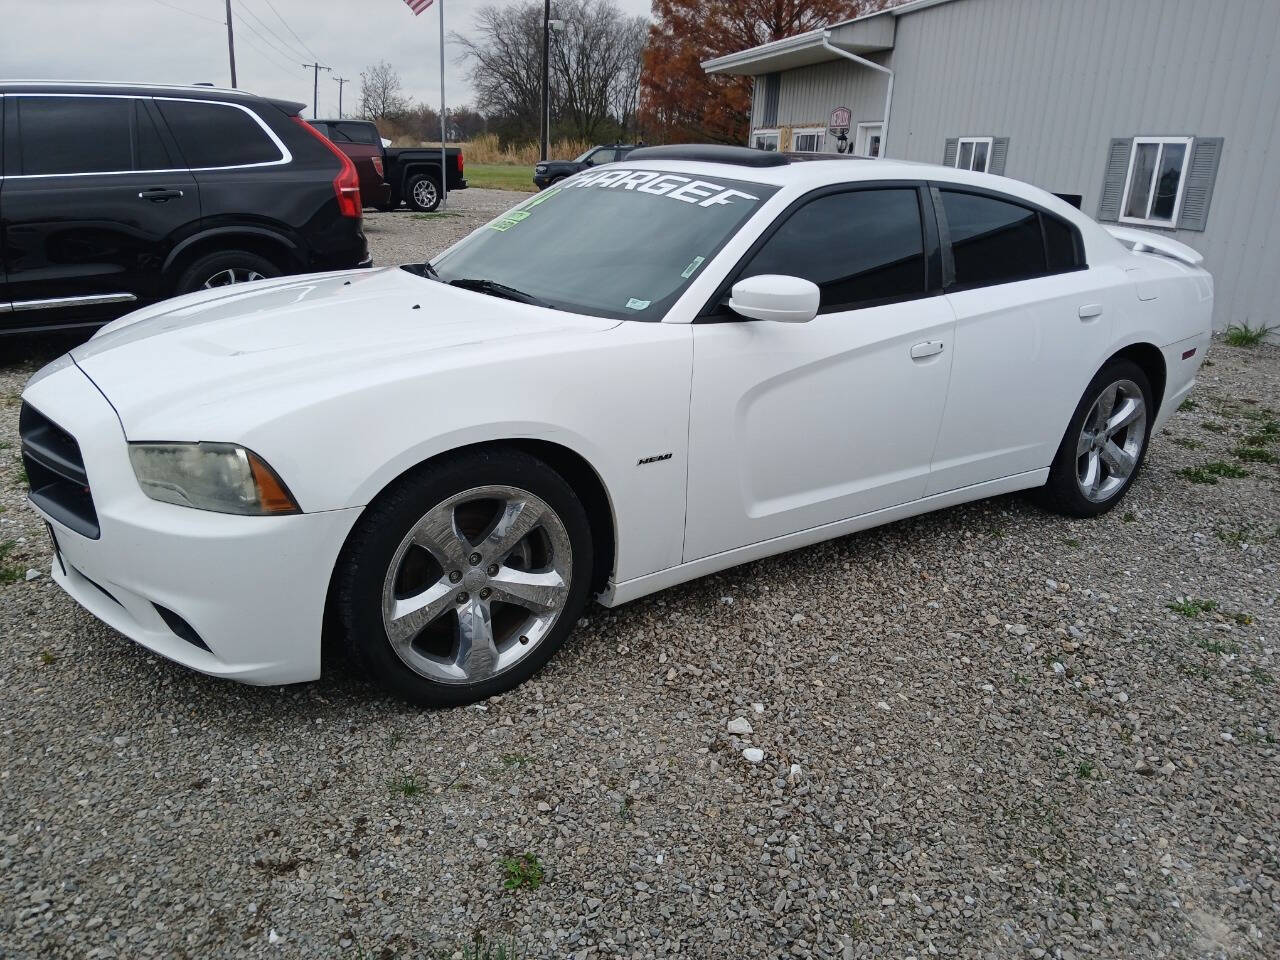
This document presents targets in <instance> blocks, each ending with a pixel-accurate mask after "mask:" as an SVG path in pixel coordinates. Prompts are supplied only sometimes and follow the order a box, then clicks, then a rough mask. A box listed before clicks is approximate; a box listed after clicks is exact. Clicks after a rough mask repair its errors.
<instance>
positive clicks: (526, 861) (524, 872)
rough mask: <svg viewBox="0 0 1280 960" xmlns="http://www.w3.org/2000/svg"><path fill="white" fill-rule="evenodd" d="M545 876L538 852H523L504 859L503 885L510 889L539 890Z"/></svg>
mask: <svg viewBox="0 0 1280 960" xmlns="http://www.w3.org/2000/svg"><path fill="white" fill-rule="evenodd" d="M543 876H544V873H543V869H542V864H541V863H539V862H538V856H537V854H533V853H522V854H520V855H519V856H518V857H507V858H506V859H505V860H503V861H502V885H503V886H504V887H505V888H506V889H508V890H523V889H529V890H537V889H538V888H539V887H540V886H542V880H543Z"/></svg>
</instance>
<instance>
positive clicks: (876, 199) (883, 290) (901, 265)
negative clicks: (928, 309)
mask: <svg viewBox="0 0 1280 960" xmlns="http://www.w3.org/2000/svg"><path fill="white" fill-rule="evenodd" d="M765 273H779V274H783V275H785V276H792V277H803V278H804V279H806V280H812V281H813V282H814V283H816V284H817V285H818V289H819V290H820V291H821V293H822V299H821V301H820V303H819V308H818V309H819V311H820V312H830V311H834V310H849V309H854V308H857V307H865V306H871V305H873V304H877V303H888V302H892V301H896V300H907V299H912V298H914V297H921V296H924V294H925V291H926V276H925V252H924V235H923V233H922V231H921V221H920V201H919V194H918V193H917V191H916V190H914V189H910V188H884V189H865V190H851V191H848V192H844V193H831V194H827V195H826V196H821V197H818V198H816V199H814V200H811V201H809V202H808V203H806V204H805V205H804V206H803V207H801V208H800V209H798V210H796V211H795V213H793V214H792V215H791V216H790V217H788V218H787V220H786V222H785V223H783V224H782V225H781V226H780V227H779V228H778V229H777V231H775V232H774V234H773V235H772V236H771V237H769V239H768V240H767V241H765V243H764V245H763V246H762V247H761V248H760V249H759V251H757V252H756V254H755V256H754V257H752V258H751V262H750V263H748V264H747V266H746V267H745V268H744V269H743V271H742V273H741V274H740V275H739V279H741V278H742V277H754V276H758V275H760V274H765Z"/></svg>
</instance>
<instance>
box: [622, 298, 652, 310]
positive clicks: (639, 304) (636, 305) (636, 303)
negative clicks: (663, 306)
mask: <svg viewBox="0 0 1280 960" xmlns="http://www.w3.org/2000/svg"><path fill="white" fill-rule="evenodd" d="M651 303H653V301H652V300H637V299H636V298H635V297H632V298H631V299H630V300H628V301H627V309H628V310H643V309H645V308H646V307H648V306H649V304H651Z"/></svg>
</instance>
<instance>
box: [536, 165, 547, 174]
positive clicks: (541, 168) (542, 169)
mask: <svg viewBox="0 0 1280 960" xmlns="http://www.w3.org/2000/svg"><path fill="white" fill-rule="evenodd" d="M533 172H534V173H546V172H547V167H546V164H543V163H540V164H538V165H537V166H536V167H534V168H533Z"/></svg>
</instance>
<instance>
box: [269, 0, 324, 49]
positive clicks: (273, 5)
mask: <svg viewBox="0 0 1280 960" xmlns="http://www.w3.org/2000/svg"><path fill="white" fill-rule="evenodd" d="M263 2H264V3H266V5H267V6H268V7H270V8H271V12H272V13H274V14H275V15H276V19H277V20H279V21H280V22H281V23H283V24H284V28H285V29H286V30H288V31H289V32H290V33H292V34H293V38H294V39H295V40H297V41H298V43H300V44H302V49H303V50H305V51H307V53H309V54H310V55H311V59H312V60H319V59H320V57H319V56H317V55H316V52H315V51H314V50H312V49H311V48H310V47H308V46H307V43H306V41H305V40H303V39H302V38H301V37H300V36H298V32H297V31H296V30H294V29H293V27H291V26H289V21H288V20H286V19H285V18H284V17H282V16H280V11H279V10H277V9H276V5H275V4H274V3H272V2H271V0H263Z"/></svg>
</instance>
